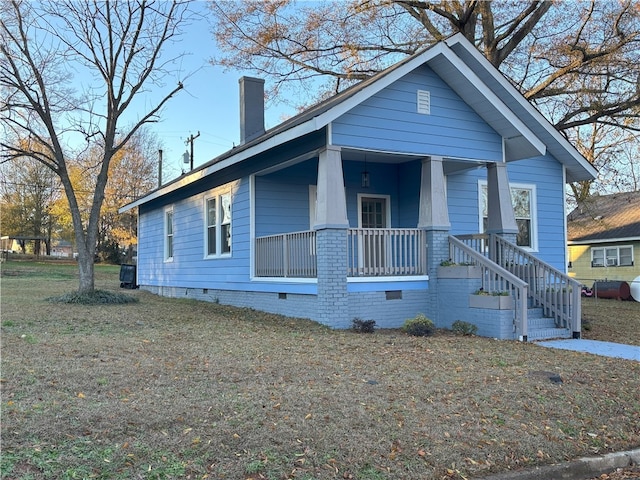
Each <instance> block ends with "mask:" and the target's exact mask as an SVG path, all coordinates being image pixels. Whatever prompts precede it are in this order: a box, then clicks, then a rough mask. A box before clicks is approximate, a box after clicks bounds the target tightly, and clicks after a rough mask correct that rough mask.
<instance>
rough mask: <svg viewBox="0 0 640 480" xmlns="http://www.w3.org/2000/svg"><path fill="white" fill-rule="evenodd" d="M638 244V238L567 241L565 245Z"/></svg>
mask: <svg viewBox="0 0 640 480" xmlns="http://www.w3.org/2000/svg"><path fill="white" fill-rule="evenodd" d="M626 242H640V237H624V238H599V239H598V240H589V239H587V240H569V241H568V242H567V245H591V244H593V243H626Z"/></svg>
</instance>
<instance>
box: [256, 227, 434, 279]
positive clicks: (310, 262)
mask: <svg viewBox="0 0 640 480" xmlns="http://www.w3.org/2000/svg"><path fill="white" fill-rule="evenodd" d="M345 246H346V250H345V255H347V272H346V274H347V276H349V277H373V276H412V275H426V273H427V246H426V237H425V233H424V231H423V230H420V229H417V228H351V229H348V231H347V244H346V245H345ZM255 275H256V276H257V277H289V278H316V277H317V253H316V232H315V231H313V230H310V231H303V232H293V233H284V234H280V235H269V236H265V237H258V238H256V241H255Z"/></svg>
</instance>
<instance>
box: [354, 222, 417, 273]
mask: <svg viewBox="0 0 640 480" xmlns="http://www.w3.org/2000/svg"><path fill="white" fill-rule="evenodd" d="M347 244H348V255H349V257H348V259H349V263H348V272H347V275H348V276H350V277H376V276H408V275H426V273H427V244H426V237H425V232H424V230H421V229H418V228H350V229H349V230H348V241H347Z"/></svg>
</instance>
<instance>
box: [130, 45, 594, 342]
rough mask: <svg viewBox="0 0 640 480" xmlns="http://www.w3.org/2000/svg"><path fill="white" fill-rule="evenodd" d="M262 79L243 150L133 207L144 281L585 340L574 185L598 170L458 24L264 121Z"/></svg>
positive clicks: (262, 304) (307, 314) (251, 102)
mask: <svg viewBox="0 0 640 480" xmlns="http://www.w3.org/2000/svg"><path fill="white" fill-rule="evenodd" d="M263 86H264V82H263V80H259V79H254V78H242V79H240V110H241V112H240V123H241V126H240V132H241V134H240V137H241V138H240V139H241V144H240V145H239V146H238V147H235V148H233V149H232V150H230V151H228V152H226V153H224V154H222V155H221V156H219V157H217V158H215V159H213V160H211V161H210V162H208V163H206V164H204V165H202V166H201V167H199V168H197V169H195V170H193V171H191V172H188V173H187V174H184V175H183V176H181V177H180V178H178V179H176V180H175V181H172V182H170V183H168V184H166V185H163V186H161V187H159V188H158V189H157V190H154V191H152V192H150V193H148V194H147V195H145V196H144V197H142V198H139V199H138V200H136V201H134V202H132V203H130V204H129V205H127V206H125V207H123V208H122V209H121V211H126V210H128V209H131V208H134V207H137V208H138V213H139V228H138V235H139V240H138V241H139V243H138V266H137V283H138V285H140V288H142V289H146V290H148V291H151V292H154V293H157V294H160V295H166V296H174V297H182V298H184V297H188V298H195V299H201V300H208V301H213V302H219V303H223V304H232V305H237V306H243V307H250V308H254V309H257V310H261V311H268V312H274V313H279V314H283V315H287V316H292V317H304V318H309V319H312V320H315V321H318V322H321V323H323V324H326V325H329V326H331V327H334V328H348V327H350V326H351V325H352V322H353V320H354V319H356V318H359V319H362V320H375V322H376V325H377V326H378V327H382V328H385V327H388V328H391V327H398V326H401V325H402V324H403V323H404V321H405V320H406V319H408V318H412V317H415V316H416V315H417V314H418V313H423V314H425V315H427V316H428V317H429V318H431V319H432V320H433V321H434V322H435V323H436V325H437V326H438V327H450V326H451V325H452V323H453V322H454V321H456V320H463V321H467V322H470V323H474V324H476V325H477V326H478V333H479V334H480V335H486V336H491V337H497V338H502V339H520V340H524V341H526V340H532V339H538V338H548V337H570V336H574V337H577V336H579V335H580V298H579V291H578V288H573V283H572V282H573V280H571V279H570V278H569V277H568V276H567V275H566V265H567V255H566V225H565V219H566V213H565V208H564V205H565V195H564V188H565V183H566V182H570V181H576V180H583V179H590V178H593V177H594V175H595V173H596V172H595V170H594V169H593V168H592V167H591V166H590V164H589V163H588V162H587V161H586V160H585V159H584V158H583V157H582V156H581V155H580V154H579V153H578V152H577V151H576V150H575V149H574V148H573V147H572V146H571V145H570V144H569V142H568V141H567V140H566V139H565V138H564V137H563V136H562V135H560V134H559V133H558V132H557V131H556V130H555V129H554V128H553V127H552V125H551V124H549V122H547V120H545V119H544V117H543V116H542V115H541V114H540V113H539V112H538V111H537V110H536V109H535V108H533V107H532V106H531V105H530V104H529V103H528V102H527V101H526V100H525V99H524V98H523V96H522V95H520V93H519V92H518V91H517V90H516V89H515V88H514V87H513V86H512V85H511V84H510V83H509V81H507V80H506V79H505V78H504V77H503V76H502V75H501V74H500V73H499V72H498V71H497V70H496V69H495V68H494V67H493V66H492V65H491V64H490V63H489V62H488V61H487V60H486V59H485V58H484V57H483V56H482V55H481V54H480V53H479V52H478V51H477V50H476V49H475V48H474V46H473V45H472V44H471V43H469V42H468V41H467V40H466V39H465V38H464V37H463V36H462V35H454V36H452V37H449V38H448V39H446V40H444V41H441V42H439V43H437V44H435V45H433V46H432V47H430V48H428V49H426V50H424V51H421V52H419V53H417V54H415V55H413V56H411V57H408V58H406V59H405V60H403V61H401V62H399V63H398V64H396V65H394V66H392V67H390V68H388V69H386V70H384V71H383V72H381V73H379V74H377V75H375V76H374V77H372V78H370V79H368V80H365V81H363V82H361V83H359V84H357V85H355V86H353V87H351V88H349V89H347V90H345V91H343V92H341V93H339V94H337V95H335V96H334V97H332V98H330V99H328V100H326V101H324V102H322V103H320V104H318V105H316V106H314V107H312V108H310V109H309V110H307V111H305V112H303V113H301V114H300V115H297V116H295V117H293V118H291V119H289V120H287V121H285V122H283V123H282V124H280V125H278V126H276V127H274V128H272V129H270V130H268V131H265V130H264V112H263V108H264V93H263ZM441 264H442V265H441ZM574 283H575V282H574ZM576 285H577V284H576Z"/></svg>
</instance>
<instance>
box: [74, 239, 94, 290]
mask: <svg viewBox="0 0 640 480" xmlns="http://www.w3.org/2000/svg"><path fill="white" fill-rule="evenodd" d="M76 239H77V240H79V239H78V238H77V235H76ZM76 243H77V245H78V271H79V273H80V278H79V284H78V292H80V293H91V292H93V290H94V289H95V279H94V277H93V273H94V263H95V262H94V261H95V250H96V249H95V246H94V247H93V248H90V247H89V248H87V244H86V242H85V241H84V239H83V241H76Z"/></svg>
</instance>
